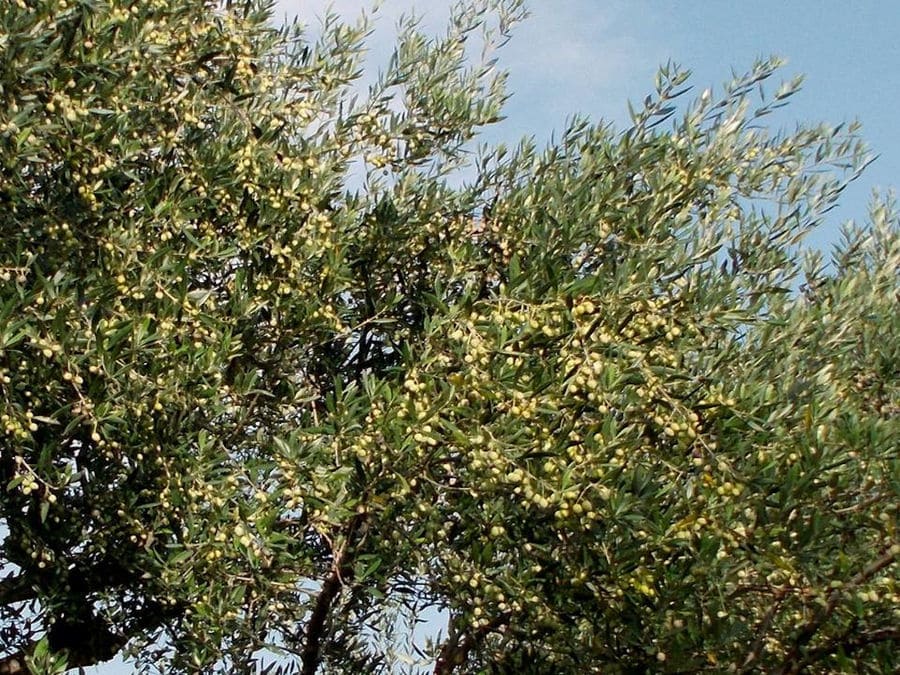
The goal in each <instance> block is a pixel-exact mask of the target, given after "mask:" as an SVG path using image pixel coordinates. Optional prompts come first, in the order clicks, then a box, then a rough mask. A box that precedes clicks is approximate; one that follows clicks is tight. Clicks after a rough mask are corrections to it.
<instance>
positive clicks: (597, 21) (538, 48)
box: [276, 0, 666, 142]
mask: <svg viewBox="0 0 900 675" xmlns="http://www.w3.org/2000/svg"><path fill="white" fill-rule="evenodd" d="M371 4H372V3H371V2H369V1H368V0H281V1H280V2H279V3H278V6H277V10H276V11H277V16H279V17H280V16H284V15H285V14H286V15H288V16H291V17H293V16H296V15H299V16H300V17H301V19H302V20H303V21H304V22H305V23H307V24H308V25H309V26H310V29H311V30H312V31H314V30H315V26H316V25H317V17H321V16H323V15H324V13H325V11H326V9H327V8H329V7H330V8H332V9H333V10H334V11H336V12H337V13H338V14H340V15H341V16H343V17H345V18H347V19H353V18H355V17H357V16H358V15H359V13H360V12H361V11H362V10H363V9H365V8H367V7H370V6H371ZM453 4H454V2H453V0H384V1H383V2H382V3H381V5H380V8H379V10H378V11H377V12H376V13H375V14H374V15H373V18H374V19H375V26H374V27H375V32H374V33H373V35H372V36H371V38H370V40H369V42H368V45H369V48H370V51H369V57H368V59H367V64H368V65H369V67H370V68H371V69H372V71H371V73H370V76H369V77H366V78H365V79H366V80H367V81H368V82H371V81H372V77H371V75H372V74H374V71H376V70H377V69H379V68H380V67H383V66H384V65H385V64H386V63H387V59H388V58H389V56H390V53H391V49H392V48H393V46H394V42H395V39H396V25H397V22H398V20H399V19H400V17H401V16H402V15H404V14H408V13H409V12H410V11H411V10H415V11H416V13H417V14H419V15H421V16H422V18H423V27H424V28H425V30H426V31H427V32H430V33H439V32H442V30H443V28H444V26H446V23H447V20H448V17H449V14H450V7H451V6H452V5H453ZM527 4H528V7H529V9H530V11H531V17H530V18H529V19H528V20H527V21H526V22H524V23H523V24H521V25H519V26H517V27H516V28H515V29H514V31H513V39H512V40H511V41H510V43H509V44H508V45H507V46H506V47H505V48H504V50H503V51H502V52H501V53H500V66H501V67H502V68H504V69H505V70H507V71H509V73H510V80H509V90H510V92H511V93H512V99H511V100H510V102H509V104H508V106H507V111H506V112H507V121H506V122H505V123H503V125H502V127H501V128H500V129H497V130H495V131H494V132H492V133H491V134H490V136H491V137H492V138H496V139H503V140H507V141H511V142H512V141H515V140H517V139H518V137H520V136H521V135H523V134H534V135H536V136H537V137H538V138H547V137H548V136H549V134H550V132H551V131H553V130H560V129H561V127H562V126H563V124H564V122H565V120H566V118H567V117H568V116H570V115H571V114H573V113H576V112H578V113H584V114H587V115H590V116H591V117H592V118H594V119H598V118H601V117H602V118H604V119H613V120H616V121H623V120H624V115H625V111H626V100H627V99H628V98H631V99H632V100H634V99H638V98H640V97H642V95H643V94H645V93H647V92H648V91H649V90H650V88H651V86H652V82H653V79H652V78H653V73H654V72H655V70H656V67H657V65H658V64H659V63H660V62H661V61H663V60H665V57H666V55H665V53H664V52H663V48H664V47H663V45H658V44H654V43H653V42H652V41H650V40H648V39H646V38H643V37H642V36H641V25H640V24H639V23H637V22H635V17H636V14H638V13H639V12H636V11H635V7H634V6H633V5H630V4H628V3H625V2H620V1H616V0H611V1H604V2H599V0H531V2H528V3H527ZM644 11H647V8H646V6H644Z"/></svg>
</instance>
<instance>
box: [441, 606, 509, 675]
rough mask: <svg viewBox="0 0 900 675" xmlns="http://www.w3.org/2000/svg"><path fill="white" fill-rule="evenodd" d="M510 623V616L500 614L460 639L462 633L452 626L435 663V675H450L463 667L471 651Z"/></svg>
mask: <svg viewBox="0 0 900 675" xmlns="http://www.w3.org/2000/svg"><path fill="white" fill-rule="evenodd" d="M508 621H509V614H508V613H504V614H499V615H497V616H495V617H494V618H493V620H491V621H490V622H489V623H488V624H487V625H485V626H481V627H480V628H478V630H476V631H474V632H473V633H468V634H466V635H465V636H463V637H462V639H460V633H459V632H458V630H457V628H456V627H455V626H453V625H451V626H450V635H449V637H448V638H447V641H446V642H445V643H444V644H443V646H442V647H441V653H440V654H438V658H437V661H435V663H434V671H433V675H450V674H451V673H452V672H453V671H454V670H456V668H457V667H458V666H461V665H463V664H464V663H465V662H466V661H467V660H468V658H469V654H470V653H471V651H472V650H473V649H474V648H475V647H477V646H478V644H479V643H480V642H481V641H482V640H484V638H485V637H486V636H487V635H488V634H489V633H493V632H494V631H495V630H497V629H498V628H500V627H501V626H505V625H506V623H507V622H508Z"/></svg>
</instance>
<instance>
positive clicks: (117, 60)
mask: <svg viewBox="0 0 900 675" xmlns="http://www.w3.org/2000/svg"><path fill="white" fill-rule="evenodd" d="M270 14H271V7H270V6H269V3H266V2H256V1H248V2H227V3H224V4H223V3H219V2H197V1H196V0H150V1H148V2H130V1H126V0H16V1H12V0H11V1H10V2H5V3H3V4H2V6H0V99H2V105H0V204H2V210H3V217H2V220H0V540H2V543H0V556H2V563H3V565H4V568H3V569H4V571H3V573H2V574H3V578H2V580H0V638H2V639H0V644H2V645H3V649H4V651H3V653H2V655H0V673H3V674H6V675H8V674H12V673H31V674H33V675H36V674H37V673H61V672H63V671H65V670H66V669H71V668H77V667H79V666H86V665H89V664H93V663H98V662H101V661H104V660H107V659H109V658H111V657H112V656H114V655H115V654H117V653H119V652H123V653H125V654H129V655H130V656H131V657H132V658H133V659H135V664H136V665H135V667H136V668H139V669H140V670H141V672H166V673H199V672H253V671H255V670H260V671H264V672H270V673H284V674H287V673H304V674H312V673H316V672H333V673H341V672H344V673H361V672H373V673H374V672H393V671H395V670H396V669H397V668H399V667H401V666H402V664H404V663H406V664H408V668H409V669H410V670H416V669H419V670H421V669H428V670H431V671H433V672H434V673H444V674H446V673H451V672H484V673H507V672H525V673H560V672H573V673H574V672H579V673H580V672H646V671H659V672H697V671H703V670H709V671H715V672H722V671H735V672H740V671H743V672H754V671H757V670H764V671H767V672H780V673H797V672H801V671H803V672H835V671H838V670H855V671H857V672H873V673H874V672H888V671H890V670H892V669H894V668H896V667H897V658H896V656H895V654H896V651H897V640H898V637H900V630H898V628H897V626H898V625H900V614H898V606H900V602H898V601H900V597H898V588H897V558H898V555H900V543H898V535H897V530H896V523H897V504H898V503H900V500H898V490H900V475H898V459H897V448H898V446H900V439H898V419H900V416H898V405H900V403H898V382H900V378H898V369H900V336H898V332H900V312H898V311H897V301H898V297H900V296H898V294H900V283H898V281H900V280H898V273H897V270H898V269H900V237H898V230H900V226H898V220H900V219H898V214H897V211H896V209H895V207H894V203H893V201H892V200H891V199H890V198H885V199H875V200H873V204H872V208H871V212H870V215H869V222H868V225H866V226H864V227H863V226H855V225H848V226H847V227H846V228H845V233H844V238H843V240H842V242H841V243H840V244H839V245H837V246H836V247H835V249H834V251H833V252H831V254H830V258H829V259H826V258H825V257H824V256H823V255H822V254H820V253H817V252H816V251H814V250H811V249H810V248H809V247H808V246H807V245H806V244H804V242H803V240H804V235H806V234H807V233H808V232H809V231H810V230H812V229H813V228H815V227H816V226H818V225H820V224H822V223H823V222H825V221H826V219H827V217H828V212H829V210H830V209H831V208H832V207H833V206H834V205H835V204H836V200H837V199H838V198H839V196H840V194H841V192H842V190H843V188H844V186H845V185H846V184H847V182H848V181H850V180H852V179H854V178H856V177H857V175H858V174H859V172H860V171H861V170H862V168H863V167H864V165H865V163H866V162H867V161H868V157H869V156H868V154H867V151H866V150H865V148H864V146H863V145H862V143H861V141H860V140H859V139H858V137H857V130H856V129H855V128H854V127H853V126H848V127H834V128H833V127H828V126H824V125H809V126H802V127H798V128H795V129H793V130H790V131H785V130H781V129H779V128H777V127H774V126H769V125H767V124H766V122H767V120H768V119H772V118H767V117H766V116H767V115H769V114H770V113H772V112H774V111H776V110H777V109H778V108H779V107H781V106H782V105H784V104H785V103H786V102H787V100H788V99H789V98H790V96H791V95H792V94H793V93H794V91H796V89H797V87H798V86H799V82H797V81H791V82H787V83H785V84H783V85H781V86H780V88H777V87H775V92H774V93H772V94H767V93H766V92H767V91H769V87H768V86H767V85H768V81H769V80H770V79H771V78H772V75H773V73H774V72H775V71H776V69H777V67H778V65H779V64H778V63H777V61H775V60H770V61H764V62H760V63H758V64H757V65H755V66H754V67H753V69H752V70H751V71H750V72H749V73H748V74H747V75H745V76H743V77H738V78H736V79H735V80H734V81H732V82H731V83H730V84H728V85H726V86H725V87H724V89H723V90H722V91H721V92H711V91H705V92H703V93H702V94H700V95H699V96H697V97H696V98H695V100H694V101H693V102H683V99H684V98H685V92H687V91H688V89H689V84H688V74H687V73H686V72H685V71H682V70H681V69H679V68H677V67H675V66H672V65H670V66H667V67H665V68H663V69H662V70H661V71H660V73H659V76H658V78H657V82H656V87H655V92H654V93H653V94H651V95H650V96H648V97H647V99H646V100H645V101H644V103H643V105H642V106H641V107H639V108H637V109H635V110H633V112H632V115H631V123H630V124H629V125H628V126H627V127H626V128H624V129H615V128H613V127H612V126H610V125H606V124H593V123H590V122H589V121H587V120H581V119H576V120H575V121H573V122H572V123H571V124H570V125H569V127H568V128H567V129H566V130H565V131H564V132H563V133H562V135H561V136H560V138H559V140H558V142H554V143H551V144H550V145H549V146H548V147H547V148H545V149H539V148H537V147H535V145H534V143H532V142H529V141H523V142H522V143H521V144H519V145H518V146H517V147H515V148H507V147H503V146H496V147H491V146H483V147H480V148H477V147H476V145H475V142H476V139H477V136H478V133H479V129H480V128H482V127H484V126H485V125H488V124H492V123H495V122H497V121H498V120H499V119H500V118H501V114H502V106H503V103H504V100H505V97H506V94H505V93H504V88H503V82H504V78H503V74H502V73H501V72H500V71H498V70H497V68H496V64H495V62H494V56H493V49H494V48H495V47H498V46H501V45H502V43H503V42H504V41H505V40H506V38H507V36H508V31H509V28H510V26H511V25H513V24H514V23H515V22H516V21H518V20H519V19H520V18H522V16H523V14H524V10H523V8H522V7H521V6H520V4H519V2H517V1H515V0H494V1H493V2H484V3H480V4H461V5H459V6H458V7H457V8H456V10H455V11H454V14H453V17H452V20H451V25H450V26H449V28H448V29H447V31H446V33H444V34H442V35H439V36H437V37H430V36H429V35H427V34H425V33H424V32H423V31H422V30H421V29H420V28H419V27H418V25H417V24H416V22H415V20H408V21H406V22H405V23H404V24H403V25H402V26H401V29H400V33H399V36H398V40H397V47H396V49H395V51H394V54H393V57H392V58H391V60H390V62H389V63H387V64H384V67H383V69H382V70H381V71H380V72H379V74H378V76H377V77H373V78H370V79H371V81H372V84H371V86H370V87H369V88H368V91H363V88H362V87H361V85H360V81H361V78H362V75H363V65H362V64H363V60H362V59H363V55H364V47H365V39H366V36H367V34H368V30H369V28H368V24H367V23H366V20H365V17H363V18H362V19H361V20H360V21H359V22H357V23H347V22H346V21H342V20H339V19H338V18H337V17H335V16H330V17H328V18H326V19H325V20H324V23H323V24H322V26H321V29H320V30H319V31H318V33H316V34H314V35H311V34H309V33H307V32H305V29H304V27H303V25H302V24H299V23H298V24H294V25H289V26H286V27H283V28H275V27H273V26H274V24H273V23H272V22H271V21H270ZM423 620H425V621H427V622H428V623H429V624H430V625H431V627H432V628H433V629H434V630H431V631H430V632H431V636H430V637H429V638H428V639H423V638H421V636H417V633H421V631H415V630H412V627H413V626H414V624H415V623H416V622H417V621H423Z"/></svg>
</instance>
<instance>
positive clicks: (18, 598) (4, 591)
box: [0, 574, 37, 675]
mask: <svg viewBox="0 0 900 675" xmlns="http://www.w3.org/2000/svg"><path fill="white" fill-rule="evenodd" d="M36 597H37V591H36V590H35V588H34V587H33V586H32V584H30V583H29V582H28V579H27V578H26V577H25V575H24V574H17V575H16V576H9V577H6V578H5V579H3V580H0V605H14V604H16V603H17V602H24V601H26V600H33V599H34V598H36ZM0 675H3V671H2V670H0Z"/></svg>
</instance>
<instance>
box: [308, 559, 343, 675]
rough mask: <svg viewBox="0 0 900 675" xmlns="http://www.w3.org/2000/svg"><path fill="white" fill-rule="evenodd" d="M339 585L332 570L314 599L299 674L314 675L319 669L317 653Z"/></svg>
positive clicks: (337, 575) (337, 576) (338, 578)
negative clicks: (314, 604)
mask: <svg viewBox="0 0 900 675" xmlns="http://www.w3.org/2000/svg"><path fill="white" fill-rule="evenodd" d="M341 585H342V584H341V577H340V575H339V574H338V572H337V570H333V571H332V572H331V574H329V575H328V578H326V579H325V582H324V583H323V584H322V590H321V591H320V592H319V597H318V598H316V606H315V607H314V608H313V613H312V616H311V617H310V619H309V623H308V624H307V626H306V643H305V644H304V646H303V653H302V655H301V658H302V659H303V669H302V670H301V671H300V672H301V673H302V675H315V672H316V670H317V669H318V667H319V653H320V651H321V647H322V637H323V635H324V632H325V624H326V622H327V620H328V614H329V613H330V612H331V605H332V603H334V600H335V598H337V596H338V594H339V593H340V592H341Z"/></svg>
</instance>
